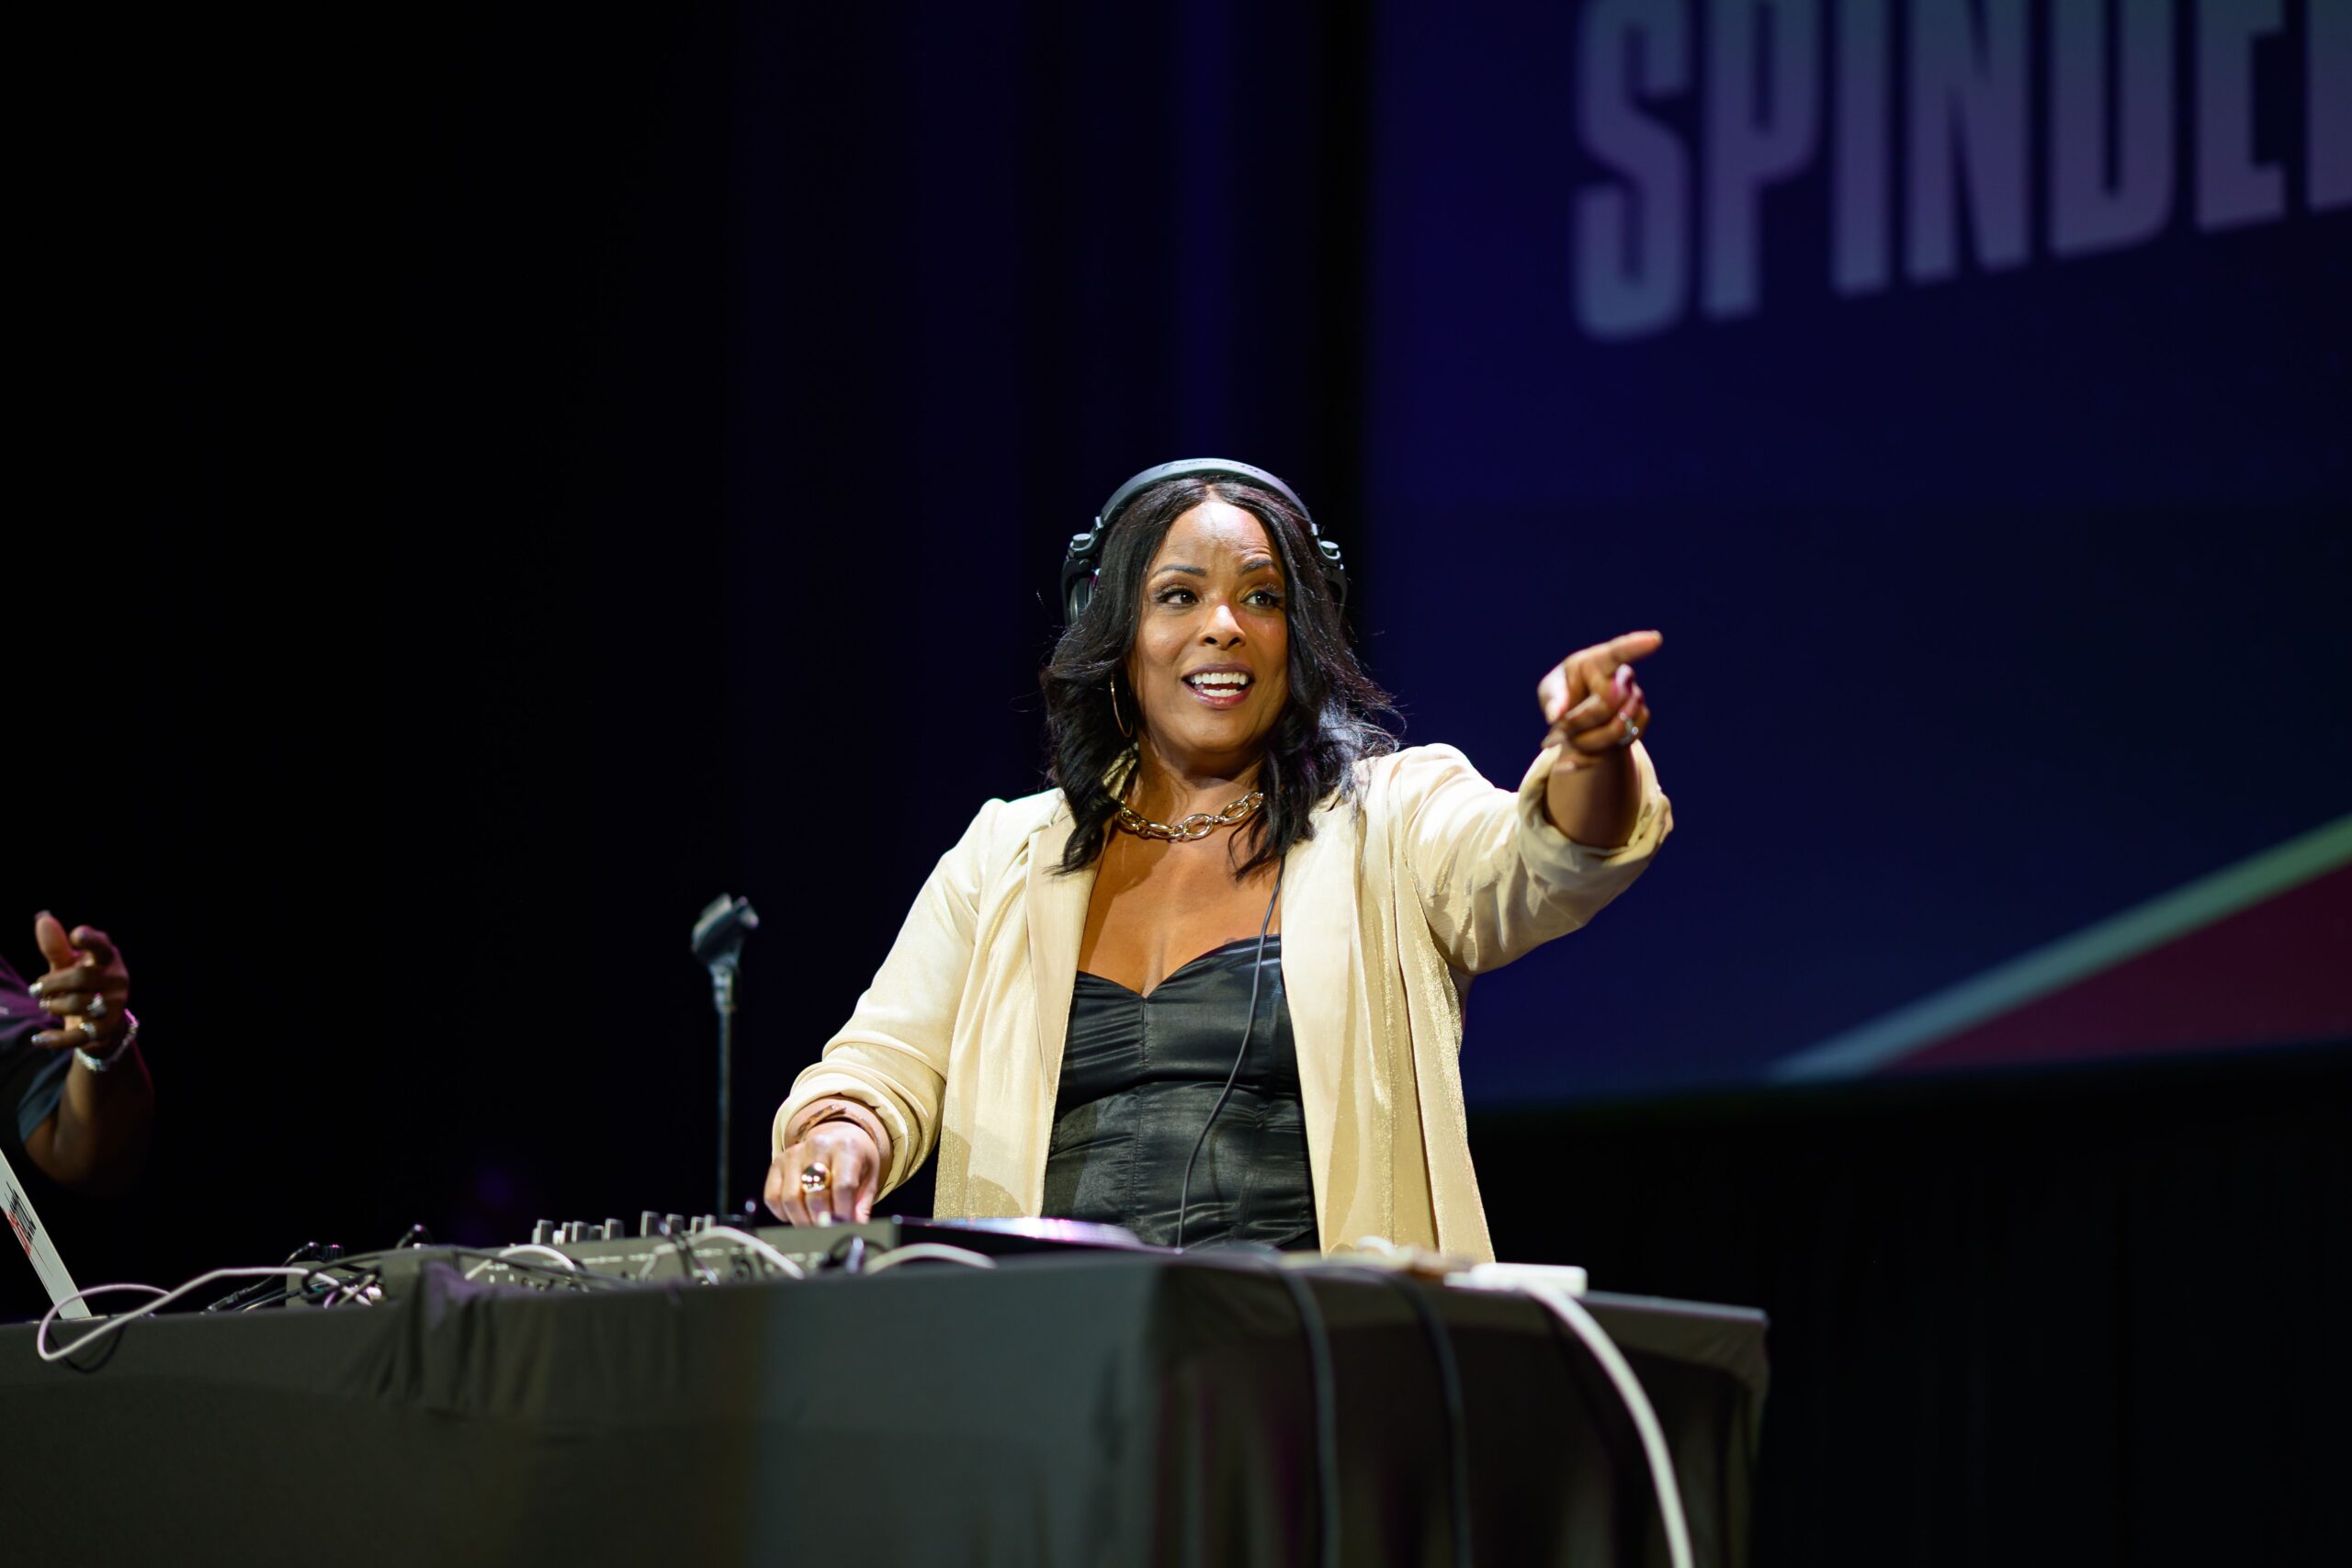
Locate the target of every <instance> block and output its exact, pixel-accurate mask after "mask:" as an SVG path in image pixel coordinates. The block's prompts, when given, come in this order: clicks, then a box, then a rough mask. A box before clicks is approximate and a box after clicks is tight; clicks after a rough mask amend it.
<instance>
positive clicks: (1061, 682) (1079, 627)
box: [1037, 475, 1397, 875]
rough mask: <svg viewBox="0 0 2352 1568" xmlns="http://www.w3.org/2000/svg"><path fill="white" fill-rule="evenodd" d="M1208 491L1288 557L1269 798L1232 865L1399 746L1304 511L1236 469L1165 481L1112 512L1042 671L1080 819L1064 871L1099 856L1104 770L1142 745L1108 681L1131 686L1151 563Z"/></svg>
mask: <svg viewBox="0 0 2352 1568" xmlns="http://www.w3.org/2000/svg"><path fill="white" fill-rule="evenodd" d="M1206 501H1222V502H1227V503H1228V504H1230V505H1233V506H1238V507H1239V508H1241V510H1242V511H1244V512H1247V513H1250V515H1251V516H1253V517H1255V518H1257V519H1258V521H1259V522H1260V523H1261V524H1262V525H1264V526H1265V530H1266V537H1267V538H1269V539H1271V540H1272V541H1273V546H1274V551H1275V553H1276V554H1277V555H1279V556H1280V557H1281V558H1282V566H1283V614H1284V615H1285V616H1286V617H1287V618H1288V620H1289V626H1290V700H1289V701H1288V702H1287V703H1286V704H1284V705H1283V712H1282V716H1281V717H1279V718H1277V719H1276V720H1275V721H1274V727H1273V728H1272V730H1271V731H1270V732H1268V734H1267V736H1266V750H1265V757H1264V760H1263V761H1262V762H1261V764H1260V765H1259V772H1258V787H1259V788H1260V789H1261V790H1263V791H1264V792H1265V795H1266V804H1265V807H1264V808H1263V809H1262V810H1261V811H1260V812H1259V813H1258V814H1257V815H1256V816H1255V817H1253V818H1250V821H1249V822H1248V823H1247V824H1245V825H1244V826H1243V827H1242V828H1241V829H1238V831H1239V832H1243V833H1248V834H1250V849H1251V852H1250V858H1249V859H1248V860H1246V861H1244V862H1243V863H1241V864H1240V865H1239V866H1238V868H1237V870H1236V874H1238V875H1247V874H1249V873H1250V872H1252V871H1254V870H1256V869H1257V868H1259V867H1260V866H1264V865H1272V864H1274V863H1277V862H1279V861H1280V860H1281V859H1282V857H1283V855H1284V854H1286V853H1288V852H1289V851H1290V847H1291V846H1292V845H1293V844H1296V843H1301V842H1304V841H1305V840H1308V839H1311V838H1313V837H1314V836H1315V828H1314V824H1313V822H1312V821H1311V820H1309V814H1310V813H1312V812H1313V811H1314V809H1315V807H1317V805H1318V804H1320V803H1321V801H1322V800H1323V798H1324V797H1325V796H1326V795H1330V794H1331V793H1332V792H1334V791H1337V792H1338V793H1339V795H1340V798H1341V799H1346V798H1347V797H1348V796H1349V795H1352V794H1353V793H1354V790H1355V765H1356V763H1357V762H1358V761H1361V760H1362V759H1363V758H1365V757H1377V756H1380V755H1383V754H1385V753H1386V752H1389V751H1393V750H1396V749H1397V738H1396V737H1395V736H1394V735H1392V734H1390V733H1389V731H1388V730H1387V729H1386V728H1385V727H1384V726H1383V725H1381V724H1380V723H1379V719H1380V717H1381V716H1390V717H1393V716H1395V712H1396V710H1395V709H1394V708H1393V707H1392V706H1391V705H1390V704H1389V701H1388V696H1387V694H1386V693H1385V692H1383V691H1382V690H1381V689H1380V688H1379V687H1378V686H1376V685H1374V683H1373V680H1372V677H1371V676H1369V675H1367V674H1365V673H1364V671H1363V665H1361V664H1359V663H1357V662H1356V656H1355V650H1354V649H1351V648H1350V647H1349V646H1348V634H1347V628H1346V627H1345V626H1344V625H1342V623H1341V621H1340V606H1339V604H1338V602H1337V601H1336V600H1335V599H1333V597H1332V595H1331V584H1330V580H1329V578H1327V577H1326V576H1325V575H1324V571H1323V558H1322V556H1321V554H1320V552H1318V551H1317V549H1316V548H1315V546H1314V543H1313V541H1312V539H1311V538H1310V537H1309V536H1308V534H1307V530H1306V519H1305V518H1304V517H1301V516H1300V515H1299V513H1298V512H1297V510H1296V509H1295V507H1293V506H1292V505H1291V504H1290V502H1286V501H1284V500H1283V498H1282V497H1280V496H1278V495H1275V494H1273V493H1272V492H1271V491H1264V490H1261V489H1259V488H1258V487H1256V486H1254V485H1250V484H1245V483H1243V482H1241V481H1240V480H1238V479H1212V478H1206V477H1203V476H1199V475H1194V476H1191V477H1187V478H1178V479H1163V480H1161V481H1160V482H1159V484H1156V485H1153V486H1151V487H1150V488H1149V489H1148V490H1145V491H1140V492H1139V493H1138V494H1137V495H1136V497H1135V499H1134V500H1133V501H1130V502H1128V503H1127V504H1126V505H1125V507H1124V508H1122V509H1121V510H1120V512H1119V514H1118V516H1117V517H1116V518H1114V519H1113V520H1112V525H1111V529H1110V533H1109V535H1108V536H1106V537H1105V538H1104V540H1103V564H1102V570H1101V575H1100V576H1099V577H1097V578H1096V580H1095V583H1094V596H1093V598H1092V599H1091V601H1090V602H1089V603H1088V604H1087V606H1086V610H1085V613H1084V614H1083V615H1080V616H1079V617H1078V619H1077V621H1076V622H1074V623H1073V624H1072V625H1071V626H1069V629H1068V630H1066V631H1064V632H1063V633H1062V637H1061V641H1060V642H1058V643H1057V644H1056V645H1055V647H1054V656H1053V658H1052V660H1049V661H1048V662H1047V663H1046V668H1045V669H1044V670H1043V671H1040V672H1039V673H1038V676H1037V681H1038V684H1039V685H1041V686H1043V687H1044V688H1045V693H1046V750H1047V752H1048V754H1049V761H1048V764H1047V773H1048V776H1049V777H1050V778H1051V779H1052V780H1053V782H1054V783H1056V784H1059V785H1060V786H1061V790H1062V794H1063V795H1067V796H1068V797H1069V808H1070V815H1071V816H1072V817H1074V818H1076V819H1077V820H1076V825H1075V826H1074V827H1073V828H1071V829H1070V835H1069V844H1068V845H1067V846H1066V847H1065V848H1064V849H1063V851H1062V863H1061V870H1062V871H1063V872H1064V873H1069V872H1075V871H1081V870H1084V869H1085V868H1086V867H1087V866H1089V865H1091V864H1093V863H1094V861H1095V858H1096V857H1097V856H1099V855H1101V854H1102V852H1103V842H1104V840H1105V837H1106V829H1108V828H1109V827H1110V823H1111V818H1112V817H1113V815H1114V813H1115V812H1116V811H1117V810H1118V807H1119V802H1118V800H1117V798H1116V797H1115V796H1114V795H1112V793H1111V791H1110V789H1109V788H1108V787H1106V786H1105V784H1103V777H1104V775H1105V774H1107V773H1110V772H1111V771H1112V769H1113V767H1114V764H1116V763H1117V762H1118V761H1120V759H1121V758H1122V757H1123V756H1125V754H1127V753H1129V752H1132V751H1133V750H1136V743H1135V742H1134V741H1133V740H1131V739H1128V738H1127V737H1125V736H1124V735H1122V734H1120V733H1119V726H1118V723H1117V720H1116V719H1115V718H1114V716H1113V712H1112V706H1111V686H1112V682H1118V683H1119V685H1120V686H1121V687H1122V688H1124V687H1125V685H1126V664H1127V654H1128V651H1129V650H1130V649H1132V648H1133V647H1134V646H1135V640H1136V626H1137V623H1138V622H1139V621H1140V620H1141V618H1142V614H1143V580H1144V574H1145V572H1146V570H1148V568H1149V567H1150V565H1151V558H1152V557H1153V556H1155V555H1157V554H1158V553H1159V545H1160V541H1161V540H1162V539H1164V538H1166V537H1167V536H1168V530H1169V527H1170V525H1172V524H1173V523H1174V522H1175V521H1176V519H1177V518H1179V517H1181V516H1182V515H1183V514H1184V513H1187V512H1190V511H1191V510H1192V509H1193V507H1195V506H1198V505H1200V504H1201V503H1202V502H1206ZM1120 700H1121V705H1122V711H1124V712H1125V713H1126V714H1127V715H1128V716H1129V723H1130V725H1133V724H1134V723H1135V722H1136V720H1137V719H1138V718H1139V716H1140V714H1141V711H1142V705H1141V704H1140V703H1138V702H1137V701H1136V697H1135V694H1134V693H1133V692H1130V691H1125V690H1123V691H1122V692H1121V694H1120Z"/></svg>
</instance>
